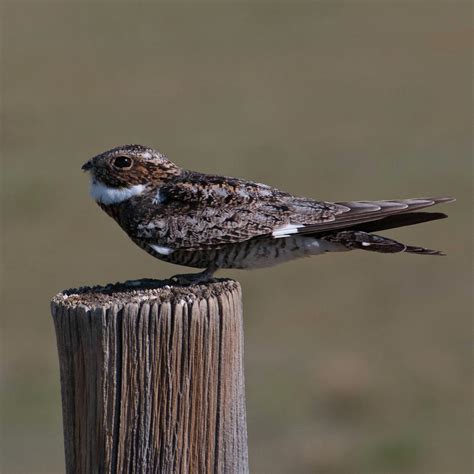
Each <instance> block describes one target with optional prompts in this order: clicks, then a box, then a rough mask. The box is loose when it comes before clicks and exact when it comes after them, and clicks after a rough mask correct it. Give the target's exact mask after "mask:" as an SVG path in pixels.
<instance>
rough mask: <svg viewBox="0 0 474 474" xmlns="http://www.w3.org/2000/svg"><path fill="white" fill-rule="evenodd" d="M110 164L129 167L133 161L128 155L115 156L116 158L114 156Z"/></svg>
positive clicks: (123, 167) (117, 166) (116, 166)
mask: <svg viewBox="0 0 474 474" xmlns="http://www.w3.org/2000/svg"><path fill="white" fill-rule="evenodd" d="M112 164H113V165H114V166H115V168H122V169H125V168H131V167H132V164H133V161H132V159H131V158H129V157H128V156H117V157H116V158H114V160H113V162H112Z"/></svg>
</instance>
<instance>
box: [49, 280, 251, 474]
mask: <svg viewBox="0 0 474 474" xmlns="http://www.w3.org/2000/svg"><path fill="white" fill-rule="evenodd" d="M52 314H53V319H54V324H55V328H56V336H57V343H58V353H59V363H60V371H61V391H62V403H63V423H64V440H65V453H66V471H67V473H68V474H73V473H74V474H79V473H147V474H148V473H160V474H161V473H170V474H171V473H173V474H174V473H239V474H240V473H246V472H248V457H247V429H246V418H245V394H244V374H243V365H242V352H243V330H242V303H241V290H240V285H239V284H238V283H237V282H235V281H231V280H219V281H216V282H215V283H210V284H207V285H195V286H191V287H172V286H171V287H170V286H167V285H166V284H165V282H158V281H142V282H141V284H140V286H135V287H133V286H131V285H130V284H128V285H121V284H117V285H109V286H107V287H94V288H80V289H78V290H67V291H65V292H63V293H60V294H58V295H56V296H55V297H54V298H53V301H52Z"/></svg>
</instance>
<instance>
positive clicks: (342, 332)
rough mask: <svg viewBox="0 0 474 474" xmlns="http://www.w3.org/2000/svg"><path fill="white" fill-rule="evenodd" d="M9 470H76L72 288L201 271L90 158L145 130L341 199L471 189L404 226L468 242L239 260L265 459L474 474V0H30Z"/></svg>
mask: <svg viewBox="0 0 474 474" xmlns="http://www.w3.org/2000/svg"><path fill="white" fill-rule="evenodd" d="M2 16H3V25H2V60H1V71H2V121H3V132H2V158H3V165H2V191H3V199H4V200H3V216H2V234H3V257H2V259H3V281H2V286H3V301H2V306H1V308H2V310H1V311H2V373H3V381H2V396H3V399H2V431H3V434H2V440H1V443H0V444H1V451H2V460H1V463H2V466H3V468H2V472H4V473H5V474H19V473H21V474H37V473H38V474H39V473H47V474H55V473H61V472H63V470H64V467H63V446H62V425H61V405H60V395H59V372H58V363H57V357H56V346H55V336H54V331H53V325H52V320H51V317H50V314H49V299H50V297H51V296H52V295H53V294H55V293H56V292H58V291H59V290H61V289H63V288H68V287H75V286H79V285H84V284H92V283H106V282H111V281H118V280H125V279H132V278H140V277H164V276H169V275H171V274H174V273H177V272H180V271H182V270H183V269H180V268H178V267H173V266H171V265H167V264H164V263H160V262H158V261H156V260H154V259H152V258H151V257H150V256H148V255H147V254H145V253H144V252H143V251H142V250H140V249H139V248H138V247H135V246H134V245H133V244H132V243H131V242H130V241H129V240H128V239H127V237H126V235H124V234H123V233H122V231H120V229H119V228H118V226H117V225H116V224H115V223H114V222H113V221H112V220H111V219H110V218H108V217H107V216H106V215H105V214H104V213H102V211H100V210H99V208H98V207H97V206H96V205H95V204H94V203H93V202H92V200H91V199H90V198H89V197H88V195H87V193H88V182H87V177H86V176H85V175H83V174H82V173H81V171H80V166H81V165H82V163H83V162H84V161H86V160H87V159H88V158H89V157H90V156H92V155H94V154H96V153H98V152H101V151H103V150H105V149H107V148H110V147H112V146H115V145H119V144H124V143H142V144H146V145H151V146H154V147H156V148H158V149H159V150H161V151H162V152H164V153H166V154H167V155H168V156H169V157H170V158H171V159H173V160H175V161H176V162H178V163H179V164H181V165H182V166H184V167H188V168H192V169H198V170H201V171H205V172H212V173H218V174H227V175H235V176H241V177H246V178H249V179H252V180H255V181H262V182H266V183H269V184H273V185H276V186H278V187H281V188H283V189H285V190H288V191H290V192H293V193H296V194H301V195H306V196H312V197H315V198H320V199H326V200H350V199H383V198H387V199H388V198H397V197H420V196H427V195H434V196H438V195H446V194H447V195H455V196H456V197H457V198H458V201H457V203H455V204H451V205H447V206H444V207H443V208H439V210H440V211H446V212H448V213H449V214H450V218H449V220H446V221H438V222H434V223H428V224H424V225H421V226H417V227H413V228H405V229H402V230H397V231H393V232H391V234H390V235H392V236H394V237H395V238H399V239H402V240H404V241H406V242H407V243H411V244H415V245H426V246H429V247H432V248H435V249H443V250H445V251H446V252H447V254H448V256H447V257H445V258H434V257H432V258H430V257H420V256H414V255H387V256H384V255H376V254H371V253H368V252H353V253H351V254H342V255H329V256H324V257H319V258H314V259H312V260H303V261H298V262H294V263H291V264H287V265H285V266H281V267H277V268H274V269H268V270H261V271H255V272H250V273H244V272H238V271H234V272H231V271H229V272H222V275H225V276H232V277H235V278H237V279H238V280H239V281H241V283H242V285H243V289H244V305H245V333H246V346H245V349H246V354H245V365H246V384H247V407H248V428H249V448H250V460H251V470H252V472H253V473H256V474H269V473H271V474H280V473H285V474H286V473H305V474H306V473H317V474H366V473H368V474H397V473H409V474H468V473H470V472H472V464H471V463H472V460H471V390H470V377H471V372H470V366H471V362H472V360H471V349H470V344H471V330H470V329H471V326H470V314H471V288H472V277H471V270H472V266H471V264H472V260H471V255H472V254H471V252H472V247H471V243H472V241H471V235H472V228H471V223H472V221H471V219H472V207H471V206H472V200H471V198H472V195H471V187H470V186H471V179H472V173H471V161H470V160H471V131H472V123H471V103H472V102H471V101H472V97H471V55H472V48H471V43H472V30H471V18H472V17H471V7H470V2H465V3H463V2H455V1H453V2H436V1H434V2H428V1H426V2H384V1H380V2H361V1H353V2H344V3H343V2H308V3H297V2H286V3H278V4H277V3H273V4H272V3H270V2H266V3H259V4H251V3H240V4H237V3H224V4H218V3H217V2H216V3H200V4H197V5H193V4H191V3H178V4H174V5H172V4H170V3H168V4H164V3H140V2H136V3H134V4H132V3H129V4H127V3H118V2H104V3H102V4H93V3H85V2H84V3H81V2H75V3H69V4H66V3H61V2H36V3H35V2H21V1H19V2H7V3H5V4H4V6H3V12H2Z"/></svg>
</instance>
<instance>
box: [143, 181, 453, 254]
mask: <svg viewBox="0 0 474 474" xmlns="http://www.w3.org/2000/svg"><path fill="white" fill-rule="evenodd" d="M160 194H161V196H162V199H163V203H162V204H161V205H160V206H157V210H156V212H155V213H152V214H149V218H148V219H147V220H145V221H144V220H143V219H142V218H141V219H140V222H141V223H140V225H139V226H137V227H136V235H137V237H138V238H139V239H140V240H145V241H146V242H149V244H150V245H153V244H155V245H160V246H165V247H169V248H172V249H175V250H176V249H180V250H202V249H212V248H220V247H223V246H225V245H229V244H235V243H238V242H242V241H245V240H249V239H253V238H261V237H273V238H285V237H289V236H290V235H294V234H317V233H319V232H321V233H323V232H327V231H332V230H333V229H341V228H350V227H352V226H354V225H357V224H361V223H365V222H370V221H374V220H379V219H383V218H385V217H387V216H389V215H393V214H398V213H406V212H410V211H412V210H416V209H421V208H424V207H428V206H431V205H433V204H436V203H438V202H446V201H448V200H449V199H447V198H440V199H408V200H398V201H353V202H335V203H330V202H320V201H315V200H312V199H306V198H297V197H294V196H292V195H290V194H288V193H284V192H281V191H279V190H277V189H275V188H271V187H269V186H266V185H261V184H258V183H252V182H248V181H242V180H238V179H234V178H223V177H219V176H207V175H196V176H193V177H188V179H186V180H181V181H179V182H173V183H170V184H169V185H165V186H163V187H162V188H161V190H160Z"/></svg>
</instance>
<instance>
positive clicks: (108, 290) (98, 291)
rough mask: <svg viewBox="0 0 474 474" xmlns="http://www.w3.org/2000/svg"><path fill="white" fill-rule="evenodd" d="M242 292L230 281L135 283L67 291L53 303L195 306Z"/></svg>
mask: <svg viewBox="0 0 474 474" xmlns="http://www.w3.org/2000/svg"><path fill="white" fill-rule="evenodd" d="M229 291H230V292H233V291H239V292H240V284H239V283H238V282H236V281H235V280H230V279H226V278H220V279H215V280H213V281H212V282H211V283H206V284H199V285H190V286H176V285H174V283H173V282H171V281H170V280H152V279H142V280H132V281H126V282H124V283H113V284H108V285H104V286H99V285H97V286H83V287H80V288H71V289H68V290H64V291H62V292H60V293H58V294H57V295H55V296H54V297H53V299H52V303H53V305H54V304H56V305H61V306H66V307H69V308H74V307H77V306H85V307H88V308H93V307H101V308H104V307H110V306H113V305H117V306H124V305H127V304H133V303H143V302H145V301H147V302H150V303H155V302H156V303H163V302H167V301H169V302H174V303H176V302H177V301H181V300H182V301H183V302H184V303H191V302H193V301H195V300H199V299H209V298H212V297H218V296H220V295H222V294H224V293H226V292H229Z"/></svg>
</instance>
